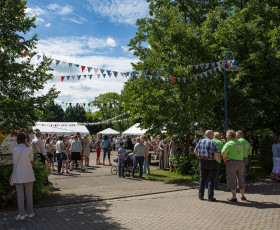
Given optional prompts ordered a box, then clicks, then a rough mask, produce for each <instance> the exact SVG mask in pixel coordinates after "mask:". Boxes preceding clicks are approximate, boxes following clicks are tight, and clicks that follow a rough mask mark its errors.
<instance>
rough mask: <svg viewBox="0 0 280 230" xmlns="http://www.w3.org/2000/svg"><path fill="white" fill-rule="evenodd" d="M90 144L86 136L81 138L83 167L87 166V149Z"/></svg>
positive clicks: (88, 153) (88, 149) (88, 154)
mask: <svg viewBox="0 0 280 230" xmlns="http://www.w3.org/2000/svg"><path fill="white" fill-rule="evenodd" d="M89 145H90V142H89V139H88V136H87V135H85V136H84V137H83V151H84V153H83V156H84V157H85V166H89V156H90V148H89Z"/></svg>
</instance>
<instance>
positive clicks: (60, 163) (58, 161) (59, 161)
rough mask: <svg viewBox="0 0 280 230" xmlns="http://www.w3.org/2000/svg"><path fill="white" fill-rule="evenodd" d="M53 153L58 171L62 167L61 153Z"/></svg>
mask: <svg viewBox="0 0 280 230" xmlns="http://www.w3.org/2000/svg"><path fill="white" fill-rule="evenodd" d="M55 155H56V159H57V171H58V172H60V171H61V167H62V153H56V154H55Z"/></svg>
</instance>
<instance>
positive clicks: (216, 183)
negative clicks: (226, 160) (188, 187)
mask: <svg viewBox="0 0 280 230" xmlns="http://www.w3.org/2000/svg"><path fill="white" fill-rule="evenodd" d="M220 167H221V165H220V164H218V168H217V175H216V179H215V184H214V186H215V189H217V188H218V184H219V176H220ZM208 184H209V177H207V179H206V184H205V187H206V188H208Z"/></svg>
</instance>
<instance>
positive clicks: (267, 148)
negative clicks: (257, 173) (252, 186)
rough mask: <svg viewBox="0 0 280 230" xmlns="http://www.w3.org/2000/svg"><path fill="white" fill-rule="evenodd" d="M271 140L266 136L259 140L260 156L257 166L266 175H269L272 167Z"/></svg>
mask: <svg viewBox="0 0 280 230" xmlns="http://www.w3.org/2000/svg"><path fill="white" fill-rule="evenodd" d="M272 144H273V139H272V138H271V137H269V136H266V137H264V138H262V139H261V140H260V156H259V158H258V159H259V165H260V166H261V167H262V168H263V169H264V171H265V172H266V173H271V171H272V167H273V159H272V157H273V154H272Z"/></svg>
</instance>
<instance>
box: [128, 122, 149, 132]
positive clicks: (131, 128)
mask: <svg viewBox="0 0 280 230" xmlns="http://www.w3.org/2000/svg"><path fill="white" fill-rule="evenodd" d="M139 126H140V123H136V124H134V125H133V126H131V127H130V128H129V129H127V130H125V131H124V132H123V133H122V135H144V134H145V133H146V132H147V129H141V128H139Z"/></svg>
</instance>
